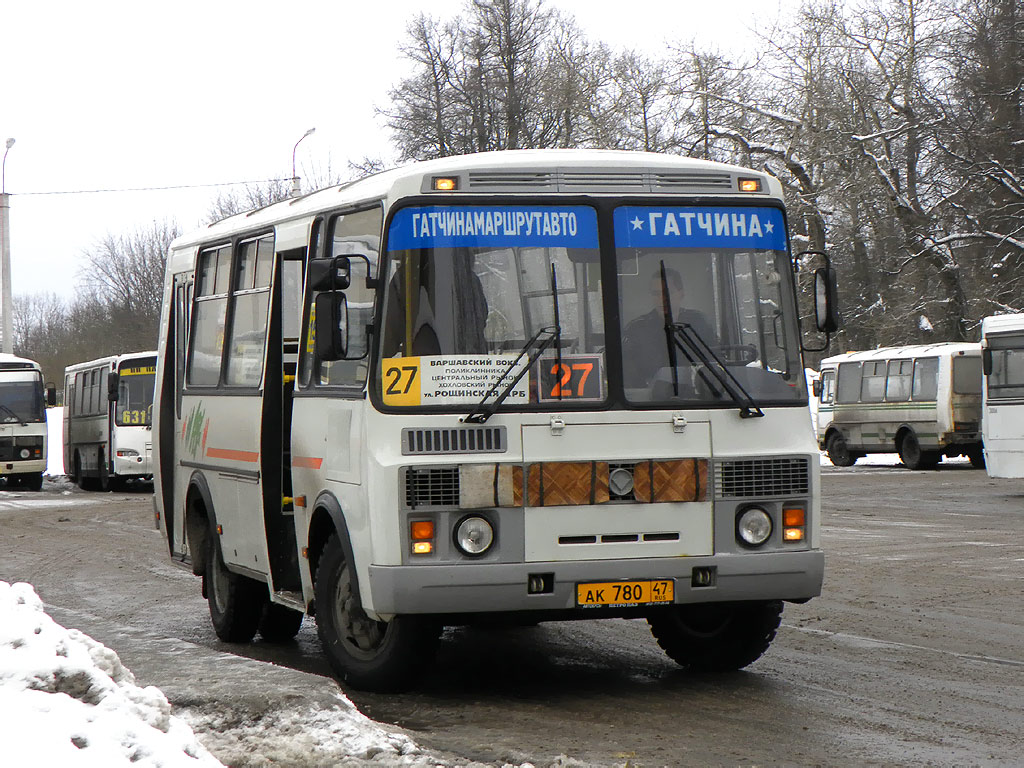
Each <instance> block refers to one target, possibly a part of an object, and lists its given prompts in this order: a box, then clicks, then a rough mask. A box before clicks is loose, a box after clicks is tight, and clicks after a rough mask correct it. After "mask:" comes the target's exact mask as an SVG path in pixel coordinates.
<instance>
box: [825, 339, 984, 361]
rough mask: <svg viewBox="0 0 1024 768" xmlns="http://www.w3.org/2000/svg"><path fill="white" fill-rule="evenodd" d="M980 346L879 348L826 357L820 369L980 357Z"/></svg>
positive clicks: (944, 344)
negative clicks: (843, 365) (969, 356)
mask: <svg viewBox="0 0 1024 768" xmlns="http://www.w3.org/2000/svg"><path fill="white" fill-rule="evenodd" d="M980 354H981V344H978V343H972V342H961V341H945V342H938V343H935V344H911V345H909V346H905V347H880V348H878V349H870V350H865V351H862V352H844V353H843V354H841V355H833V356H832V357H826V358H825V359H823V360H822V361H821V367H822V368H825V367H827V366H834V365H838V364H839V363H852V362H864V361H865V360H906V359H908V358H914V357H939V356H944V355H945V356H953V355H980Z"/></svg>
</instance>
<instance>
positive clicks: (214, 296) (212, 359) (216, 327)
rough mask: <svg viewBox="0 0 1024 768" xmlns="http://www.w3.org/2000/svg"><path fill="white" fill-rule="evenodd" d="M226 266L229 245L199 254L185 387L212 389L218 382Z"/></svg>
mask: <svg viewBox="0 0 1024 768" xmlns="http://www.w3.org/2000/svg"><path fill="white" fill-rule="evenodd" d="M230 263H231V246H229V245H224V246H221V247H220V248H210V249H208V250H205V251H203V252H202V253H200V254H199V263H198V264H197V266H196V285H195V308H194V310H193V313H192V314H193V318H192V319H193V321H194V322H195V326H194V329H193V331H192V334H191V338H190V339H189V346H190V349H189V355H188V373H187V381H188V384H189V386H195V385H199V386H216V385H217V384H218V383H219V382H220V358H221V352H222V350H223V348H224V319H225V314H226V311H227V306H228V296H227V293H228V275H229V272H230V268H231V267H230Z"/></svg>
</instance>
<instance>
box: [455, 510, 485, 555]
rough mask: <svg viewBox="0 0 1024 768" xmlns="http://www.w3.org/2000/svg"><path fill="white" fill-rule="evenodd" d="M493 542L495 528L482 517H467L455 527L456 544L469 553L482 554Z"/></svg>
mask: <svg viewBox="0 0 1024 768" xmlns="http://www.w3.org/2000/svg"><path fill="white" fill-rule="evenodd" d="M493 543H494V528H492V527H491V524H490V523H489V522H487V520H485V519H484V518H482V517H478V516H476V515H473V516H472V517H467V518H465V519H464V520H462V521H461V522H460V523H459V524H458V525H457V526H456V527H455V544H456V546H458V548H459V549H461V550H462V551H463V552H464V553H465V554H467V555H482V554H483V553H484V552H486V551H487V550H488V549H490V548H491V544H493Z"/></svg>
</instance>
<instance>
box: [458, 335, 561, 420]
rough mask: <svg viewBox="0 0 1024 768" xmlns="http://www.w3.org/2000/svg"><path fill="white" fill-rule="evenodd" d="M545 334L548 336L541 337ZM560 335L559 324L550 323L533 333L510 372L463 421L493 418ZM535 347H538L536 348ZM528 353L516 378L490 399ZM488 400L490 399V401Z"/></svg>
mask: <svg viewBox="0 0 1024 768" xmlns="http://www.w3.org/2000/svg"><path fill="white" fill-rule="evenodd" d="M545 335H546V337H545V338H543V339H541V337H542V336H545ZM559 336H561V331H560V330H559V328H558V326H557V325H548V326H545V327H544V328H541V329H540V330H539V331H537V333H535V334H534V335H533V338H532V339H530V340H529V341H528V342H526V344H525V345H524V346H523V348H522V349H521V350H520V351H519V354H518V355H517V356H516V359H515V360H514V361H512V364H511V365H510V366H509V367H508V373H506V374H505V375H504V376H502V377H501V378H499V379H498V380H497V381H496V382H494V384H492V385H491V388H490V389H489V390H487V392H486V393H484V396H483V397H482V398H481V399H480V402H479V403H477V404H476V405H475V406H473V410H472V411H470V412H469V413H468V414H467V415H465V416H463V417H462V419H461V421H464V422H468V423H470V424H483V423H484V422H485V421H487V420H488V419H489V418H491V416H493V415H494V412H495V411H496V410H498V406H500V405H501V404H502V403H503V402H505V398H507V397H508V396H509V395H510V394H511V393H512V390H513V389H515V387H516V384H518V383H519V380H520V379H521V378H523V376H525V375H526V372H527V371H529V370H530V368H532V367H533V364H534V363H535V362H537V360H538V359H539V358H540V356H541V354H542V353H543V352H544V350H545V349H547V348H548V347H550V346H551V343H552V342H553V341H555V340H556V339H558V338H559ZM534 347H536V349H534ZM531 350H532V351H531ZM527 355H529V360H528V361H527V363H526V365H524V366H523V367H522V370H521V371H519V373H518V374H516V376H515V378H513V379H512V380H511V381H509V382H508V383H507V384H505V386H504V387H502V389H501V392H500V394H498V396H497V397H495V398H494V400H490V398H491V397H493V396H494V393H495V392H497V391H498V387H500V386H501V383H502V382H503V381H505V380H506V378H507V377H508V376H509V375H511V373H512V371H514V370H515V369H516V366H517V365H519V361H520V360H522V359H523V357H525V356H527ZM488 400H490V402H488Z"/></svg>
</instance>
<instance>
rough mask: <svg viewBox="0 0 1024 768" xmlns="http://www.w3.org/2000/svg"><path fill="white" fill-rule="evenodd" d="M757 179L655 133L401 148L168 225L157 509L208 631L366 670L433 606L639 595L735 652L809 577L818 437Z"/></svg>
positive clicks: (395, 649) (539, 617) (539, 609)
mask: <svg viewBox="0 0 1024 768" xmlns="http://www.w3.org/2000/svg"><path fill="white" fill-rule="evenodd" d="M787 225H788V222H787V218H786V211H785V208H784V206H783V195H782V189H781V186H780V184H779V182H778V181H777V180H776V179H775V178H774V177H772V176H771V175H769V174H766V173H763V172H759V171H752V170H749V169H746V168H740V167H735V166H729V165H721V164H716V163H712V162H705V161H699V160H693V159H687V158H680V157H670V156H663V155H656V154H644V153H630V152H604V151H581V150H557V151H556V150H546V151H514V152H501V153H490V154H480V155H469V156H463V157H452V158H447V159H442V160H436V161H429V162H424V163H419V164H413V165H410V166H407V167H404V168H399V169H396V170H391V171H387V172H384V173H380V174H377V175H374V176H370V177H368V178H365V179H363V180H360V181H356V182H353V183H349V184H345V185H342V186H340V187H334V188H330V189H325V190H321V191H318V192H314V193H312V194H309V195H306V196H304V197H300V198H296V199H291V200H288V201H284V202H280V203H276V204H274V205H271V206H269V207H267V208H263V209H261V210H257V211H253V212H250V213H247V214H244V215H238V216H234V217H232V218H228V219H226V220H224V221H221V222H219V223H216V224H214V225H211V226H210V227H208V228H206V229H203V230H202V231H200V232H196V233H194V234H190V235H185V236H183V237H180V238H178V239H177V240H176V241H175V242H174V244H173V245H172V247H171V251H170V254H169V257H168V261H167V274H166V282H165V286H164V303H163V314H162V320H161V329H160V340H159V345H160V346H159V354H158V358H157V359H158V363H157V379H156V403H155V407H154V456H155V463H154V473H155V478H156V508H157V513H156V514H157V518H158V524H159V526H160V527H161V529H162V530H163V532H164V534H165V535H166V541H167V551H168V555H169V556H170V558H171V559H172V560H173V561H175V562H177V563H179V564H181V565H183V566H185V567H187V568H189V569H191V571H192V572H193V573H194V574H196V575H197V576H200V577H201V578H202V589H203V594H204V595H205V596H206V597H207V599H208V603H209V611H210V616H211V619H212V622H213V625H214V628H215V630H216V632H217V634H218V636H219V637H220V638H222V639H223V640H226V641H232V642H248V641H250V640H252V639H253V638H254V637H255V636H256V635H257V634H259V635H260V636H261V637H262V638H263V639H264V640H266V641H279V640H285V639H289V638H291V637H293V636H294V635H295V634H296V633H297V632H298V630H299V627H300V625H301V622H302V621H303V616H304V615H311V616H313V617H314V618H315V621H316V626H317V631H318V633H319V636H320V639H321V642H322V645H323V648H324V652H325V653H326V655H327V658H328V659H329V661H330V663H331V665H332V667H333V669H334V671H335V672H336V673H337V675H338V676H339V677H340V678H341V679H342V680H343V681H344V682H345V683H347V684H349V685H352V686H354V687H357V688H367V689H376V690H393V689H397V688H401V687H404V686H407V685H409V684H410V683H411V682H412V681H413V680H414V678H415V676H416V674H418V673H420V672H422V671H423V670H424V669H426V668H428V667H429V666H430V659H431V656H432V654H433V653H434V651H435V649H436V645H437V643H438V640H439V635H440V633H441V629H442V628H443V627H444V626H449V625H463V624H472V623H474V622H478V621H481V620H488V619H492V620H493V619H495V618H500V619H502V620H503V621H506V622H528V623H534V622H537V621H548V620H565V619H600V618H608V617H621V616H628V617H643V618H646V619H647V621H648V622H649V623H650V627H651V630H652V633H653V635H654V638H655V639H656V641H657V643H658V644H659V645H660V646H661V647H662V648H663V649H664V650H665V651H666V653H668V655H669V656H670V657H671V658H673V659H675V660H676V661H677V662H678V663H679V664H681V665H682V666H684V667H686V668H688V669H692V670H700V671H721V670H731V669H737V668H740V667H743V666H745V665H747V664H750V663H751V662H753V661H754V660H756V659H757V658H758V657H759V656H760V655H761V654H762V653H763V652H764V651H765V650H766V649H767V648H768V646H769V644H770V642H771V641H772V639H773V637H774V635H775V631H776V629H777V627H778V626H779V622H780V615H781V612H782V608H783V603H784V602H786V601H794V602H803V601H806V600H808V599H810V598H813V597H814V596H816V595H818V594H819V593H820V590H821V584H822V574H823V566H824V556H823V553H822V550H821V543H820V537H821V522H820V508H819V507H820V504H819V502H820V484H819V468H818V465H819V461H818V450H817V445H816V442H815V436H814V433H813V430H812V427H811V424H810V418H809V413H808V407H807V397H808V396H807V390H806V385H805V383H804V367H803V364H802V350H803V333H802V329H801V326H800V316H799V311H798V297H799V293H800V292H799V290H798V279H797V278H798V272H799V273H800V274H805V275H806V276H807V280H806V281H805V282H804V283H803V284H804V285H809V284H811V283H813V286H814V290H813V302H814V318H813V323H812V324H813V325H814V327H813V328H806V329H804V330H807V331H808V332H811V333H813V334H814V336H815V339H816V340H820V339H821V338H822V336H821V334H822V333H824V334H825V335H824V339H825V343H827V341H828V333H830V332H831V331H833V330H835V328H836V325H837V316H836V312H835V279H834V275H833V273H832V270H831V267H830V266H829V265H828V260H827V257H826V256H825V255H824V254H821V253H817V254H806V255H803V256H801V257H799V258H797V255H795V254H793V253H791V250H790V241H789V238H788V235H787Z"/></svg>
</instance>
